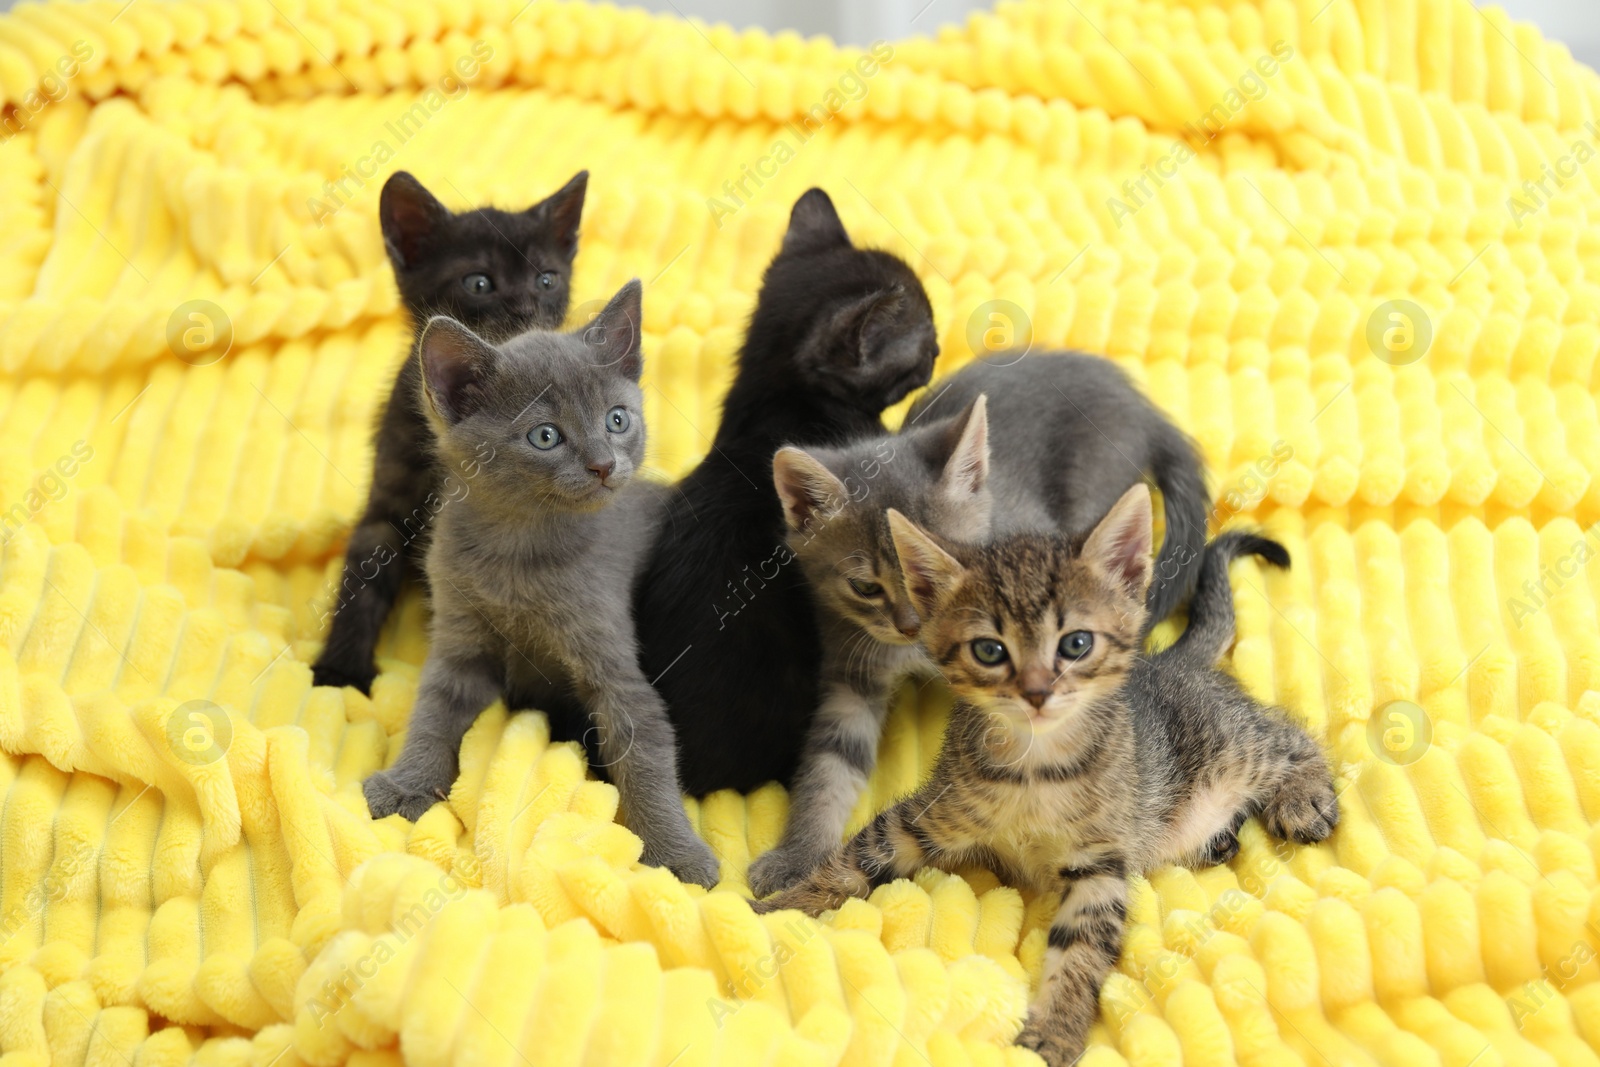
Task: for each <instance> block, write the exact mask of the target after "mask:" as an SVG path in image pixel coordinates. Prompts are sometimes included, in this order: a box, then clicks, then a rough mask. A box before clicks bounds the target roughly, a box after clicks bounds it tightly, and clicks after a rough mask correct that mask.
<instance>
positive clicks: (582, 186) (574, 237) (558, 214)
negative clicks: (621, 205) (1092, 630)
mask: <svg viewBox="0 0 1600 1067" xmlns="http://www.w3.org/2000/svg"><path fill="white" fill-rule="evenodd" d="M588 191H589V172H588V171H586V170H580V171H579V172H578V173H576V174H574V175H573V176H572V179H571V180H570V181H568V182H567V184H565V185H563V186H562V187H561V188H559V189H557V190H556V191H555V192H553V193H551V194H550V195H549V196H547V197H545V198H544V199H543V200H541V201H539V203H537V204H535V205H533V206H532V207H530V208H529V209H528V214H530V215H537V216H539V217H540V218H541V219H542V220H543V221H544V222H546V223H547V224H548V225H549V226H550V239H551V240H552V241H554V242H555V244H556V247H558V248H560V249H561V251H562V253H563V254H564V255H565V256H566V257H567V258H568V259H571V258H572V257H573V256H576V255H577V254H578V223H579V222H581V221H583V198H584V196H585V195H586V194H587V193H588Z"/></svg>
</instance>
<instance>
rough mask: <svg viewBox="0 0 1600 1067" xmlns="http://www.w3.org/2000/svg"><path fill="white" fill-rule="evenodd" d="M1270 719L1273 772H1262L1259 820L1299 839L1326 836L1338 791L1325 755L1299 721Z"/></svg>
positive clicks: (1336, 808)
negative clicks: (1296, 723)
mask: <svg viewBox="0 0 1600 1067" xmlns="http://www.w3.org/2000/svg"><path fill="white" fill-rule="evenodd" d="M1269 724H1270V726H1271V727H1272V729H1270V730H1269V731H1267V733H1266V736H1267V737H1268V738H1269V739H1270V740H1269V741H1268V744H1269V745H1270V746H1272V748H1273V749H1275V755H1276V757H1277V758H1276V759H1273V760H1272V761H1271V763H1272V767H1273V769H1274V770H1275V771H1276V772H1277V773H1276V774H1272V775H1264V776H1263V777H1264V778H1265V781H1263V783H1262V788H1261V790H1260V793H1261V794H1263V795H1262V796H1261V800H1260V805H1261V822H1262V825H1264V826H1265V827H1266V829H1267V832H1268V833H1269V834H1271V835H1272V836H1274V837H1278V838H1282V839H1283V840H1285V841H1293V842H1295V843H1296V844H1299V845H1309V844H1314V843H1315V842H1318V841H1322V840H1325V839H1326V838H1327V837H1328V835H1329V834H1331V833H1333V829H1334V827H1336V826H1338V825H1339V796H1338V794H1337V793H1335V792H1334V791H1333V776H1332V775H1331V774H1330V773H1329V772H1328V761H1327V757H1325V756H1324V755H1323V754H1322V749H1320V748H1319V747H1317V743H1316V742H1315V741H1313V740H1312V739H1311V737H1310V736H1309V735H1308V734H1306V733H1305V731H1303V730H1301V729H1300V728H1299V727H1298V726H1295V725H1293V724H1291V723H1287V722H1279V721H1276V720H1269ZM1274 735H1276V736H1274Z"/></svg>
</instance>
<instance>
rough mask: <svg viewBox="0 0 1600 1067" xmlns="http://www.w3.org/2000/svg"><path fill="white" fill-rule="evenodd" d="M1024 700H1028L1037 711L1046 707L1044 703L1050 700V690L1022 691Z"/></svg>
mask: <svg viewBox="0 0 1600 1067" xmlns="http://www.w3.org/2000/svg"><path fill="white" fill-rule="evenodd" d="M1022 699H1023V700H1026V701H1027V702H1028V703H1029V704H1032V705H1033V706H1034V708H1035V709H1036V710H1037V709H1038V708H1042V707H1044V702H1045V701H1046V700H1049V699H1050V690H1048V689H1024V690H1023V691H1022Z"/></svg>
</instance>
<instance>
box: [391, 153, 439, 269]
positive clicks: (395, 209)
mask: <svg viewBox="0 0 1600 1067" xmlns="http://www.w3.org/2000/svg"><path fill="white" fill-rule="evenodd" d="M449 217H450V209H449V208H447V207H445V206H444V205H443V204H441V203H439V201H438V200H437V199H436V198H435V197H434V195H433V194H432V193H430V192H428V190H427V189H425V188H423V186H422V183H421V182H419V181H417V179H415V178H413V177H412V176H411V175H410V174H409V173H407V172H406V171H403V170H397V171H395V172H394V173H393V174H391V175H389V180H388V181H386V182H384V183H383V192H381V193H379V194H378V224H379V226H381V227H382V228H383V245H384V248H386V249H387V250H388V252H389V260H390V262H391V263H393V264H394V266H395V268H396V269H399V268H402V267H410V266H413V265H414V264H415V263H416V261H417V257H418V256H419V255H421V253H422V249H423V247H424V246H425V245H426V244H427V243H428V240H429V239H430V238H431V237H432V236H433V234H434V232H435V231H436V230H437V229H438V228H439V226H440V225H441V224H442V223H443V222H444V221H445V220H446V219H448V218H449Z"/></svg>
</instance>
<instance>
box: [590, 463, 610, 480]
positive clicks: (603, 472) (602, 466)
mask: <svg viewBox="0 0 1600 1067" xmlns="http://www.w3.org/2000/svg"><path fill="white" fill-rule="evenodd" d="M616 465H617V464H616V461H615V460H610V459H591V460H590V461H589V469H590V470H592V471H594V472H595V473H596V474H598V475H599V476H600V480H601V481H602V482H603V481H605V480H606V479H607V478H609V477H611V471H612V469H613V468H614V467H616Z"/></svg>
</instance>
